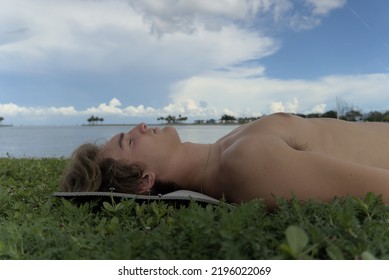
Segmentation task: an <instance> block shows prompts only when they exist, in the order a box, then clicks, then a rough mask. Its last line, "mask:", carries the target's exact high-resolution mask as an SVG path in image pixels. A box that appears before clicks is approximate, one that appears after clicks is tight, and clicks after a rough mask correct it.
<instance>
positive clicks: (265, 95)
mask: <svg viewBox="0 0 389 280" xmlns="http://www.w3.org/2000/svg"><path fill="white" fill-rule="evenodd" d="M238 72H239V71H238ZM248 72H249V73H251V70H250V71H248ZM223 73H225V76H223ZM239 73H240V72H239ZM388 89H389V74H370V75H349V76H326V77H323V78H321V79H318V80H315V81H307V80H276V79H269V78H266V77H256V78H247V77H245V76H244V75H243V76H241V75H240V74H238V75H232V74H231V73H228V72H215V73H212V72H207V73H206V74H204V75H202V76H196V77H192V78H190V79H187V80H183V81H181V82H179V83H177V84H176V86H175V87H173V88H172V94H171V100H172V102H171V103H170V104H168V105H166V106H161V107H159V108H155V107H146V106H144V105H142V104H141V105H131V104H123V103H122V102H121V101H120V100H119V99H118V98H112V99H111V100H110V101H109V102H107V103H102V104H100V105H98V106H97V107H90V108H86V109H81V110H76V109H75V107H73V106H69V107H47V108H46V107H24V106H19V105H17V104H13V103H8V104H0V115H1V116H2V117H5V118H6V119H8V118H9V117H11V118H12V117H18V116H19V117H27V116H28V119H33V118H34V117H39V118H40V119H43V118H46V119H47V121H49V120H50V119H51V118H53V117H61V118H62V121H63V120H64V119H66V118H74V117H76V118H79V119H82V120H84V119H85V117H87V116H90V115H92V114H93V115H97V116H99V117H104V118H106V117H109V119H110V120H112V121H111V122H114V119H115V118H126V119H128V117H137V118H149V119H150V118H151V119H152V120H154V121H155V120H156V118H157V117H159V116H165V115H168V114H174V115H178V114H181V115H185V116H188V117H189V118H204V119H205V118H218V117H220V116H221V115H222V114H226V113H227V114H231V115H235V116H261V115H262V114H270V113H275V112H291V113H323V112H325V111H326V110H333V109H336V98H337V97H340V98H342V99H344V100H346V101H347V102H348V103H349V104H350V105H354V106H357V107H359V108H361V109H363V110H364V112H368V111H370V110H372V109H373V110H385V111H386V110H389V101H388V100H387V94H386V93H387V92H388ZM106 120H107V118H106Z"/></svg>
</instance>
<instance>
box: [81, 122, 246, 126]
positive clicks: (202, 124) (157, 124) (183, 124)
mask: <svg viewBox="0 0 389 280" xmlns="http://www.w3.org/2000/svg"><path fill="white" fill-rule="evenodd" d="M137 125H138V123H135V124H126V123H123V124H114V123H113V124H82V125H81V126H86V127H88V126H91V127H93V126H137ZM147 125H148V126H167V125H172V126H191V125H198V126H216V125H240V124H239V123H162V124H161V123H154V124H147Z"/></svg>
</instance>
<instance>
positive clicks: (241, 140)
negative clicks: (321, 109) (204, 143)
mask: <svg viewBox="0 0 389 280" xmlns="http://www.w3.org/2000/svg"><path fill="white" fill-rule="evenodd" d="M273 143H274V144H273ZM282 143H286V145H287V146H288V148H289V147H290V149H294V150H298V151H302V152H311V153H317V154H322V155H324V156H329V157H333V158H336V159H340V160H343V161H348V162H353V163H357V164H361V165H366V166H372V167H375V168H380V169H385V170H389V149H388V148H387V147H388V146H389V125H388V124H382V123H351V122H345V121H339V120H334V119H303V118H300V117H297V116H292V115H287V114H275V115H270V116H268V117H264V118H262V119H260V120H258V121H256V122H253V123H250V124H247V125H243V126H241V127H239V128H237V129H235V130H234V131H232V132H231V133H230V134H228V135H226V136H225V137H223V138H221V139H220V140H218V141H217V142H216V143H215V146H214V153H215V156H216V157H217V159H218V161H219V164H218V165H217V166H218V168H217V169H214V170H213V174H214V176H213V178H214V179H213V182H212V183H213V185H214V186H220V187H219V188H218V189H216V188H215V189H214V190H213V192H214V193H212V194H211V195H213V196H218V195H221V194H223V195H225V196H226V198H227V199H230V200H233V201H237V200H241V201H246V200H250V199H252V198H253V197H252V195H250V193H253V191H252V190H257V189H258V188H260V186H259V184H258V182H260V181H261V180H262V178H260V176H261V174H263V173H262V172H261V170H262V169H263V168H267V166H264V165H263V162H264V161H263V158H264V157H266V155H269V153H272V149H278V148H277V147H278V146H277V145H280V144H282ZM281 156H282V154H281ZM285 160H286V159H285ZM296 164H298V163H296ZM280 174H282V171H281V170H280ZM275 176H277V175H275ZM296 176H300V175H298V174H296ZM239 193H242V195H240V194H239ZM253 195H255V196H258V193H255V194H253Z"/></svg>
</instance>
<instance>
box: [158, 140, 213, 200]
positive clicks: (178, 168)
mask: <svg viewBox="0 0 389 280" xmlns="http://www.w3.org/2000/svg"><path fill="white" fill-rule="evenodd" d="M212 145H213V144H194V143H189V142H187V143H183V144H182V146H181V147H180V149H179V150H178V151H177V154H176V155H174V157H173V158H172V161H171V162H170V164H169V165H168V166H169V167H167V168H166V170H165V171H164V174H163V176H160V179H161V180H162V181H171V182H174V183H176V184H178V185H179V186H180V187H181V188H183V189H186V190H192V191H196V192H203V191H205V189H206V187H205V185H206V178H207V177H206V176H207V170H209V169H210V165H211V164H212V163H211V159H212V154H210V149H212ZM202 188H203V189H202Z"/></svg>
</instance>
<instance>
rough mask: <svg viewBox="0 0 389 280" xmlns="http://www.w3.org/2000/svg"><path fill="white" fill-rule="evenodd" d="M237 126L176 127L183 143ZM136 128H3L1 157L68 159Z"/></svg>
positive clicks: (205, 140)
mask: <svg viewBox="0 0 389 280" xmlns="http://www.w3.org/2000/svg"><path fill="white" fill-rule="evenodd" d="M235 127H236V126H229V125H228V126H225V125H211V126H206V125H199V126H197V125H187V126H176V129H177V131H178V133H179V134H180V137H181V140H182V141H183V142H185V141H190V142H195V143H212V142H214V141H216V140H217V139H219V138H220V137H222V136H223V135H225V134H227V133H228V132H230V131H231V130H233V129H234V128H235ZM132 128H133V126H58V127H55V126H37V127H33V126H15V127H0V157H7V156H8V155H10V156H13V157H16V158H22V157H35V158H40V157H68V156H70V154H71V153H72V151H73V150H74V149H75V148H77V147H78V146H79V145H81V144H83V143H85V142H93V143H95V142H97V143H99V144H102V143H104V139H105V140H109V139H110V138H111V137H112V136H113V135H115V134H117V133H120V132H125V131H128V130H130V129H132Z"/></svg>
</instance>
